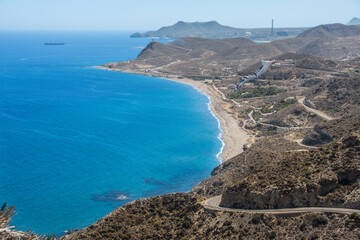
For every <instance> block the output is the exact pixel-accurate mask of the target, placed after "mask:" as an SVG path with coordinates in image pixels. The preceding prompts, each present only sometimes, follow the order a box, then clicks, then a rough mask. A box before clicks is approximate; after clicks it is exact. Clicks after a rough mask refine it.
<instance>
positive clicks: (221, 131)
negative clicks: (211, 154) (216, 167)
mask: <svg viewBox="0 0 360 240" xmlns="http://www.w3.org/2000/svg"><path fill="white" fill-rule="evenodd" d="M192 87H193V88H194V89H195V90H196V91H198V92H199V93H201V94H202V95H204V96H206V97H207V98H208V99H209V102H208V103H207V105H208V110H209V111H210V113H211V115H212V116H213V117H214V118H215V119H216V121H217V123H218V129H219V130H220V133H219V134H218V136H217V138H218V139H219V141H220V142H221V148H220V151H219V152H218V154H216V158H217V160H218V161H219V163H220V164H221V163H223V162H224V160H223V158H222V156H221V155H222V154H223V153H224V151H225V141H224V139H223V137H222V135H223V132H224V130H223V128H222V125H221V121H220V119H219V118H218V117H217V116H216V114H215V112H214V110H213V104H212V102H211V98H210V96H208V95H207V94H206V93H205V92H204V91H201V90H200V89H197V88H196V87H194V86H192Z"/></svg>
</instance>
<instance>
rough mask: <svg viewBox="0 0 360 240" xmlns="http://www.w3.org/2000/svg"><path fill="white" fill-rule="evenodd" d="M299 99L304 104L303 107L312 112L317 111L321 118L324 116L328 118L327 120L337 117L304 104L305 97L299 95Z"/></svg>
mask: <svg viewBox="0 0 360 240" xmlns="http://www.w3.org/2000/svg"><path fill="white" fill-rule="evenodd" d="M298 101H299V103H300V104H301V105H303V107H304V108H305V109H306V110H307V111H309V112H312V113H315V114H316V115H318V116H319V117H321V118H323V119H325V120H327V121H331V120H334V119H335V118H333V117H331V116H329V115H327V114H326V113H324V112H321V111H319V110H316V109H313V108H310V107H308V106H306V105H305V104H304V101H305V97H299V98H298Z"/></svg>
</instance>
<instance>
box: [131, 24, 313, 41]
mask: <svg viewBox="0 0 360 240" xmlns="http://www.w3.org/2000/svg"><path fill="white" fill-rule="evenodd" d="M305 29H307V28H275V29H274V33H273V36H272V38H273V39H280V38H285V37H291V36H296V35H298V34H299V33H301V32H303V31H304V30H305ZM270 35H271V30H270V28H254V29H240V28H233V27H228V26H224V25H221V24H219V23H218V22H216V21H210V22H183V21H179V22H177V23H176V24H174V25H172V26H167V27H162V28H160V29H159V30H156V31H149V32H146V33H134V34H132V35H130V37H132V38H141V37H160V38H173V39H176V38H180V37H201V38H213V39H222V38H234V37H247V38H250V39H260V38H261V39H263V38H269V37H270Z"/></svg>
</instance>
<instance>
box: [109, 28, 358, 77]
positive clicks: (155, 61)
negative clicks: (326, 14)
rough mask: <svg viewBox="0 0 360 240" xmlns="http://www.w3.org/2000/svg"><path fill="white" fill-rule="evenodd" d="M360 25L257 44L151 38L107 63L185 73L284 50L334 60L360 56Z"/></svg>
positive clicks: (230, 69) (218, 72)
mask: <svg viewBox="0 0 360 240" xmlns="http://www.w3.org/2000/svg"><path fill="white" fill-rule="evenodd" d="M359 44H360V26H347V25H343V24H328V25H320V26H317V27H315V28H311V29H308V30H306V31H305V32H303V33H301V34H300V35H299V36H298V37H295V38H287V39H282V40H277V41H272V42H270V43H262V44H258V43H255V42H253V41H251V40H249V39H246V38H229V39H204V38H196V37H189V38H179V39H177V40H175V41H173V42H171V43H169V44H163V43H159V42H155V41H153V42H151V43H150V44H149V45H148V46H147V47H146V48H145V49H144V50H143V51H142V52H141V53H140V54H139V56H138V57H137V59H135V60H131V61H126V62H119V63H110V64H105V65H104V66H105V67H109V68H112V69H120V70H123V71H130V72H146V71H151V72H152V73H153V74H154V75H156V74H166V73H172V74H180V75H183V76H204V77H206V76H208V77H212V76H226V75H231V74H232V73H234V72H237V71H239V70H241V69H243V68H245V67H247V66H250V65H251V64H254V63H255V62H257V61H259V60H261V59H269V58H272V57H275V56H277V55H280V54H283V53H302V54H314V55H318V56H321V57H326V58H331V59H334V60H345V59H350V58H354V57H357V56H360V48H359Z"/></svg>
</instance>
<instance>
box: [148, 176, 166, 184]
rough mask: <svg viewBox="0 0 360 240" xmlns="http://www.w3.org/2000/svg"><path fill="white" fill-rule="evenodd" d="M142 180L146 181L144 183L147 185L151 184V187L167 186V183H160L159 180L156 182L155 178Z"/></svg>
mask: <svg viewBox="0 0 360 240" xmlns="http://www.w3.org/2000/svg"><path fill="white" fill-rule="evenodd" d="M142 179H143V180H144V182H145V183H146V184H149V185H160V186H163V185H167V183H165V182H161V181H158V180H156V179H155V178H152V177H150V178H147V177H143V178H142Z"/></svg>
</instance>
